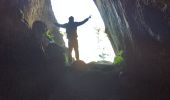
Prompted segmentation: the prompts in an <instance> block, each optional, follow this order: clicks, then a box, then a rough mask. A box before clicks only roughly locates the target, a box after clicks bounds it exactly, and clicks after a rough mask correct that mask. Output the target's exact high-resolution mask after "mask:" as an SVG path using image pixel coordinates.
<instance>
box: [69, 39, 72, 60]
mask: <svg viewBox="0 0 170 100" xmlns="http://www.w3.org/2000/svg"><path fill="white" fill-rule="evenodd" d="M72 50H73V41H71V40H68V60H69V63H71V62H72Z"/></svg>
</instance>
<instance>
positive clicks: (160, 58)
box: [94, 0, 170, 99]
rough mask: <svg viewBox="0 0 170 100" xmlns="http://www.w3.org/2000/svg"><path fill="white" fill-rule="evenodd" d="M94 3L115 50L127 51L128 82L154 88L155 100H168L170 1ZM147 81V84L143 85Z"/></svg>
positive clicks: (130, 0)
mask: <svg viewBox="0 0 170 100" xmlns="http://www.w3.org/2000/svg"><path fill="white" fill-rule="evenodd" d="M94 2H95V3H96V5H97V7H98V9H99V11H100V14H101V16H102V18H103V20H104V23H105V26H106V33H108V35H109V37H110V40H111V42H112V44H113V48H114V50H115V51H116V52H117V51H119V50H123V51H124V58H125V64H126V67H125V69H126V71H127V74H125V77H126V78H125V79H128V81H130V84H134V83H135V84H138V85H137V86H136V87H140V86H141V84H145V85H146V84H147V85H148V84H150V85H151V86H153V87H152V89H153V88H154V89H153V90H152V93H155V92H157V93H155V94H154V96H155V95H159V96H157V97H155V98H157V99H158V98H159V99H163V98H168V97H167V96H165V95H167V90H166V89H165V88H167V89H169V88H170V86H169V85H168V84H170V80H169V79H168V76H169V75H170V74H169V73H170V68H169V66H170V59H169V56H170V52H169V51H170V24H169V21H170V1H169V0H94ZM127 77H128V78H127ZM132 81H133V82H132ZM144 81H145V82H146V83H143V82H144ZM131 82H132V83H131ZM148 89H149V88H148ZM160 91H162V94H161V93H160ZM162 95H163V96H162Z"/></svg>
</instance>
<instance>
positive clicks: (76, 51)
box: [74, 38, 79, 60]
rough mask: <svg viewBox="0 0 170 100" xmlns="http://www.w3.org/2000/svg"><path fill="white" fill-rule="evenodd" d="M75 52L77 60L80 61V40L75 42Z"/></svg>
mask: <svg viewBox="0 0 170 100" xmlns="http://www.w3.org/2000/svg"><path fill="white" fill-rule="evenodd" d="M74 43H75V44H74V51H75V56H76V60H79V48H78V40H77V38H76V39H75V40H74Z"/></svg>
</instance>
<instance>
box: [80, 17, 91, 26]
mask: <svg viewBox="0 0 170 100" xmlns="http://www.w3.org/2000/svg"><path fill="white" fill-rule="evenodd" d="M90 18H91V16H89V17H88V18H86V19H84V20H83V21H81V22H77V26H79V25H82V24H84V23H85V22H87V21H88V20H89V19H90Z"/></svg>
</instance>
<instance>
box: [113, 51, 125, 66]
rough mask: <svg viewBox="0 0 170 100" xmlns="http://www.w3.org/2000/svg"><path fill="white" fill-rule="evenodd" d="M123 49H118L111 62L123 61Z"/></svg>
mask: <svg viewBox="0 0 170 100" xmlns="http://www.w3.org/2000/svg"><path fill="white" fill-rule="evenodd" d="M122 55H123V50H120V51H118V53H117V54H116V57H115V58H114V62H113V64H120V63H121V62H123V60H124V59H123V57H122Z"/></svg>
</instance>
